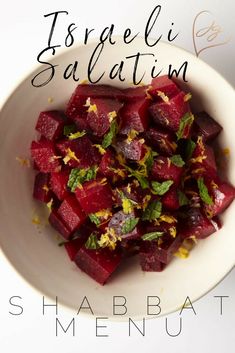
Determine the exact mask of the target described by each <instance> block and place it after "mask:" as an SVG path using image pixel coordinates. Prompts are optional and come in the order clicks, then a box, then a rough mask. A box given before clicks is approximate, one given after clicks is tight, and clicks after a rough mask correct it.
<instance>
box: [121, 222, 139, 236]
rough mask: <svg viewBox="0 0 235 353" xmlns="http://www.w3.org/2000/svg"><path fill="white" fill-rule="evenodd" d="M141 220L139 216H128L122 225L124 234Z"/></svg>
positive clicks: (130, 230)
mask: <svg viewBox="0 0 235 353" xmlns="http://www.w3.org/2000/svg"><path fill="white" fill-rule="evenodd" d="M138 222H139V218H128V219H127V220H126V222H125V223H124V224H123V226H122V234H127V233H130V232H132V231H133V229H134V228H135V227H136V225H137V223H138Z"/></svg>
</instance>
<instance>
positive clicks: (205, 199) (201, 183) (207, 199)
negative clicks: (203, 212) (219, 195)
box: [197, 177, 213, 205]
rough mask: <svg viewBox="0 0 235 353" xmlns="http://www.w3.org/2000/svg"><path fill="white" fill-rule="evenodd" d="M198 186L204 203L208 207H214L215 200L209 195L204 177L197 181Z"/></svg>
mask: <svg viewBox="0 0 235 353" xmlns="http://www.w3.org/2000/svg"><path fill="white" fill-rule="evenodd" d="M197 185H198V190H199V194H200V197H201V199H202V201H203V202H204V203H206V204H207V205H213V200H212V198H211V197H210V195H209V193H208V189H207V187H206V185H205V183H204V179H203V178H202V177H200V178H198V179H197Z"/></svg>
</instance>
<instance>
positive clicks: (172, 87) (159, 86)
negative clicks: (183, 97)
mask: <svg viewBox="0 0 235 353" xmlns="http://www.w3.org/2000/svg"><path fill="white" fill-rule="evenodd" d="M159 91H160V92H163V93H164V94H165V95H166V96H167V97H169V98H172V97H174V96H175V95H176V94H178V93H179V92H180V89H179V87H178V86H177V85H176V84H175V82H173V81H172V80H171V79H169V77H168V76H167V75H165V76H159V77H155V78H153V79H152V82H151V85H150V88H149V90H148V92H149V94H151V96H152V97H153V98H158V99H159V95H158V92H159Z"/></svg>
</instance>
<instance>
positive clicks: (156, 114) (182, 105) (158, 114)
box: [149, 92, 190, 138]
mask: <svg viewBox="0 0 235 353" xmlns="http://www.w3.org/2000/svg"><path fill="white" fill-rule="evenodd" d="M184 97H185V93H184V92H180V93H178V94H177V95H176V96H174V97H173V98H171V99H170V100H169V102H156V103H152V104H151V105H150V107H149V112H150V115H151V116H152V118H153V120H154V121H155V123H157V124H160V125H162V126H164V127H165V128H167V129H170V130H172V131H174V132H177V131H178V129H179V126H180V121H181V118H182V117H183V116H184V115H185V114H186V113H189V112H190V107H189V104H188V102H185V100H184ZM189 132H190V131H189V129H185V130H184V132H183V137H184V138H187V137H188V136H189Z"/></svg>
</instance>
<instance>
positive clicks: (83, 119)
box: [74, 114, 91, 133]
mask: <svg viewBox="0 0 235 353" xmlns="http://www.w3.org/2000/svg"><path fill="white" fill-rule="evenodd" d="M74 123H75V124H76V126H77V129H78V131H86V132H88V133H91V128H90V126H89V124H88V122H87V114H84V116H80V115H78V116H76V117H75V118H74Z"/></svg>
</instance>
